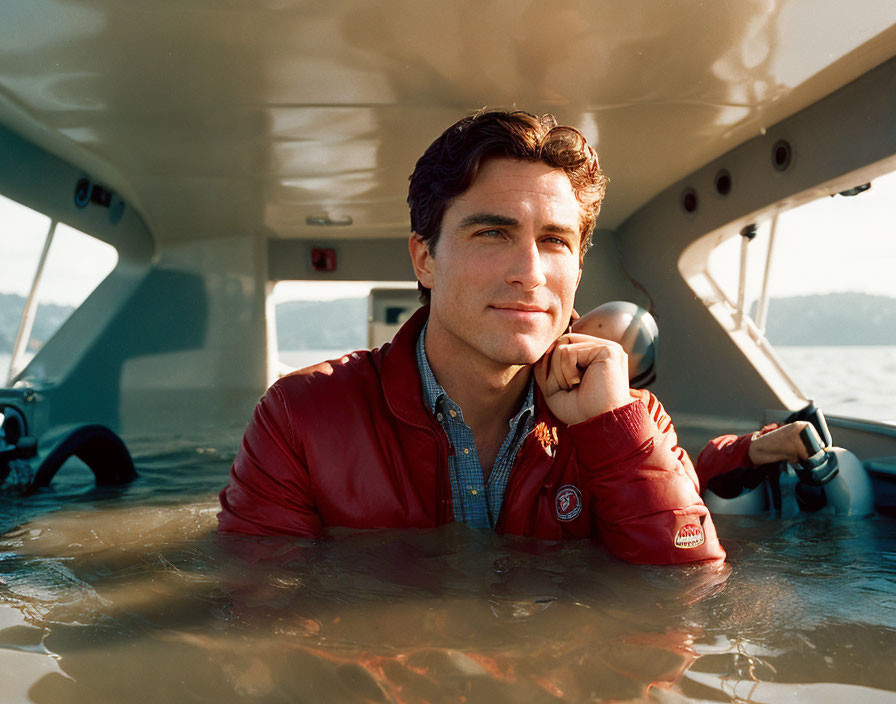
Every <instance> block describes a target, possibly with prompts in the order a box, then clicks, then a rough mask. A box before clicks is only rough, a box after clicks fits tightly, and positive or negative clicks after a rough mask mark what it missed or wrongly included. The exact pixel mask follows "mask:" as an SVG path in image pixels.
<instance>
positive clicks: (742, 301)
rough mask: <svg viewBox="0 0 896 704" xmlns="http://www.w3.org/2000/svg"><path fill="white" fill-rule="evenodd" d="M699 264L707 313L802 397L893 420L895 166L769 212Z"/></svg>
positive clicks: (831, 408)
mask: <svg viewBox="0 0 896 704" xmlns="http://www.w3.org/2000/svg"><path fill="white" fill-rule="evenodd" d="M706 261H707V266H706V275H707V276H706V279H707V281H706V282H704V284H705V283H708V284H709V288H712V287H715V288H716V289H717V290H716V291H715V292H714V294H710V295H709V296H708V297H707V296H704V300H706V301H707V302H711V303H712V304H713V305H714V306H715V307H716V308H717V309H718V307H719V306H720V305H721V306H722V307H724V308H726V309H727V314H726V315H723V316H721V317H720V316H719V314H718V311H717V315H716V317H717V318H720V321H723V324H726V325H727V326H728V327H729V328H730V330H731V331H732V332H734V331H739V332H740V333H741V334H743V335H745V336H746V337H749V338H751V339H752V341H753V342H754V343H755V344H756V345H758V346H759V347H760V348H762V349H764V350H765V351H766V352H767V353H768V355H769V356H771V357H772V358H773V359H774V361H775V362H776V363H778V364H780V366H781V367H782V371H783V373H784V375H785V376H786V377H787V378H788V379H789V380H790V381H791V382H792V385H793V387H794V388H795V389H798V390H799V392H801V395H802V396H803V397H804V398H810V399H813V400H815V402H816V403H817V404H818V405H819V406H821V407H822V408H824V410H825V411H826V412H828V413H831V414H838V415H844V416H852V417H859V418H865V419H870V420H877V421H882V422H889V423H894V424H896V408H894V406H893V402H892V399H893V398H894V397H896V362H894V360H896V172H894V173H890V174H887V175H885V176H881V177H879V178H877V179H875V180H873V181H871V182H870V186H869V185H867V184H858V185H857V187H856V188H852V189H850V190H849V191H845V192H844V193H842V194H839V193H838V194H835V195H834V196H824V197H822V198H819V199H817V200H813V201H811V202H809V203H806V204H804V205H801V206H799V207H796V208H793V209H789V210H786V211H781V212H778V213H773V214H772V215H771V217H768V218H766V219H765V220H764V221H759V222H757V223H756V228H755V231H752V230H748V231H746V232H741V233H734V234H733V236H729V237H727V238H726V239H725V240H724V241H722V242H721V243H720V244H719V245H718V246H716V247H715V248H714V249H713V251H712V252H711V253H710V255H709V257H708V259H707V260H706ZM692 285H693V282H692ZM704 293H705V292H704Z"/></svg>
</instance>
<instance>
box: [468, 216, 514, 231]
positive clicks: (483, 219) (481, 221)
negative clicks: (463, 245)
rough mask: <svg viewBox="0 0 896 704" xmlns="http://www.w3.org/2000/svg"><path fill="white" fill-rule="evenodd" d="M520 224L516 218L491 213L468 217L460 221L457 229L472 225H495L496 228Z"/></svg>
mask: <svg viewBox="0 0 896 704" xmlns="http://www.w3.org/2000/svg"><path fill="white" fill-rule="evenodd" d="M519 224H520V222H519V220H517V219H516V218H509V217H507V216H506V215H495V214H493V213H474V214H473V215H468V216H467V217H465V218H464V219H463V220H461V221H460V224H459V225H458V229H460V230H463V229H464V228H466V227H470V226H472V225H495V226H497V227H517V226H518V225H519Z"/></svg>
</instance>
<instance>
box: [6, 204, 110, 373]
mask: <svg viewBox="0 0 896 704" xmlns="http://www.w3.org/2000/svg"><path fill="white" fill-rule="evenodd" d="M0 252H2V253H3V256H2V257H0V386H2V385H8V384H11V383H12V381H13V380H14V378H15V377H16V376H17V375H18V374H19V372H21V371H22V370H23V369H24V368H25V367H26V366H27V365H28V363H29V362H30V361H31V360H32V359H33V358H34V356H35V354H37V352H38V351H39V350H40V349H41V348H42V347H43V346H44V344H45V343H46V342H47V341H48V340H49V339H50V338H51V337H52V336H53V335H55V334H56V331H57V330H59V328H61V327H62V324H63V323H65V321H66V320H68V318H69V316H70V315H71V314H72V313H73V312H74V311H75V309H76V308H78V306H80V305H81V303H83V302H84V301H85V300H86V298H87V297H88V296H89V295H90V294H91V293H92V292H93V290H94V289H95V288H96V287H97V286H98V285H99V284H100V282H101V281H102V280H103V279H105V278H106V276H107V275H108V274H109V272H111V271H112V269H114V268H115V265H116V264H117V263H118V253H117V252H116V250H115V248H114V247H113V246H111V245H109V244H106V243H105V242H101V241H100V240H98V239H96V238H95V237H91V236H90V235H88V234H86V233H84V232H81V231H80V230H76V229H75V228H73V227H70V226H69V225H66V224H65V223H62V222H57V221H55V220H52V219H51V218H49V217H47V216H46V215H44V214H43V213H39V212H37V211H36V210H32V209H31V208H28V207H26V206H24V205H22V204H21V203H17V202H16V201H14V200H11V199H9V198H6V197H4V196H2V195H0Z"/></svg>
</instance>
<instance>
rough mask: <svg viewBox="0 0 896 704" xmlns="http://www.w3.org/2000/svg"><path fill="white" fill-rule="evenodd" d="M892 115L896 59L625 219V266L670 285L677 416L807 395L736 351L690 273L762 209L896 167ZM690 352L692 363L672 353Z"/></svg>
mask: <svg viewBox="0 0 896 704" xmlns="http://www.w3.org/2000/svg"><path fill="white" fill-rule="evenodd" d="M893 115H896V59H891V60H890V61H888V62H886V63H884V64H882V65H881V66H879V67H877V68H876V69H874V70H872V71H870V72H869V73H867V74H865V75H864V76H862V77H861V78H859V79H857V80H856V81H854V82H853V83H851V84H849V85H847V86H845V87H843V88H841V89H840V90H838V91H837V92H835V93H833V94H832V95H830V96H828V97H827V98H825V99H823V100H821V101H819V102H817V103H815V104H813V105H812V106H811V107H808V108H806V109H805V110H803V111H801V112H799V113H798V114H796V115H794V116H792V117H790V118H788V119H787V120H785V121H783V122H781V123H779V124H777V125H775V126H773V127H770V128H769V129H768V130H767V131H766V133H765V134H763V135H760V136H757V137H755V138H754V139H751V140H749V141H748V142H746V143H744V144H742V145H741V146H739V147H737V148H736V149H734V150H732V151H731V152H729V153H727V154H725V155H724V156H722V157H720V158H718V159H715V160H713V161H712V162H710V163H708V164H707V165H706V166H704V167H703V168H701V169H699V170H698V171H695V172H694V173H692V174H691V175H689V176H688V177H687V178H686V179H682V180H680V181H678V182H676V183H675V184H673V185H672V186H670V187H669V188H667V189H665V190H664V191H663V192H662V193H661V194H660V195H658V196H657V197H655V198H653V199H652V200H651V201H650V202H649V203H648V204H647V205H645V206H644V207H642V208H640V209H639V210H638V211H637V212H636V213H635V214H634V215H632V216H631V217H630V218H629V219H627V220H626V221H625V222H624V223H623V224H622V225H620V227H619V228H618V233H617V235H618V241H619V245H620V249H621V252H622V256H623V261H624V262H625V266H626V268H627V270H628V271H629V272H631V274H632V276H634V277H635V278H637V279H638V280H640V281H642V282H649V283H647V288H648V290H649V291H650V290H653V291H657V292H660V291H661V292H662V296H661V297H660V296H658V295H657V296H655V297H654V298H655V303H656V312H655V314H656V318H657V322H658V324H659V326H660V331H661V336H662V344H661V352H660V355H659V360H658V379H657V383H656V392H657V394H658V395H659V396H660V398H663V399H664V400H666V402H667V404H668V405H669V406H670V410H671V411H672V412H673V414H674V415H676V417H678V415H681V414H684V415H685V416H687V415H688V414H695V415H699V414H718V415H720V416H725V415H727V414H728V413H730V409H732V408H738V409H739V410H741V411H743V413H744V415H745V416H746V417H750V416H752V417H753V418H755V421H756V423H757V424H759V423H761V422H762V421H763V419H764V414H765V409H769V408H780V407H782V406H783V407H785V408H791V409H793V408H796V407H797V406H798V405H801V404H802V403H805V401H804V400H802V399H800V398H799V397H797V396H796V395H795V394H793V393H790V389H789V388H788V387H786V385H782V384H780V383H775V382H776V379H775V378H774V376H773V375H770V374H769V373H767V372H768V369H763V368H762V367H761V365H760V366H757V364H755V363H751V362H750V360H749V358H748V357H747V356H745V355H744V354H743V353H742V352H741V351H738V350H737V349H736V342H735V340H734V339H733V338H732V336H731V335H729V333H728V332H727V331H726V330H724V329H723V328H722V327H721V325H720V324H719V323H718V322H717V321H716V319H715V318H714V317H713V316H712V315H711V314H710V313H709V311H708V310H707V308H706V305H705V304H704V302H703V301H702V300H700V299H699V298H698V297H697V296H696V295H695V293H694V291H693V290H692V289H691V288H690V287H689V286H688V283H687V279H688V278H689V277H691V276H693V275H695V274H697V273H699V272H700V271H702V270H704V269H705V268H706V258H707V256H708V254H709V251H710V250H711V248H712V246H713V245H714V244H717V243H718V242H719V241H721V238H726V237H733V236H737V234H738V232H739V231H740V229H741V228H742V227H744V226H745V225H747V224H749V223H751V222H754V221H755V220H756V219H757V218H759V217H762V216H763V215H764V216H766V217H768V216H770V214H771V213H772V212H773V211H774V210H775V209H776V208H786V207H792V206H793V205H795V204H797V203H799V202H802V201H804V200H807V199H811V198H816V197H819V196H820V195H822V194H827V195H829V194H831V193H835V192H837V191H840V190H843V189H844V188H848V187H851V186H855V185H856V184H857V183H862V182H864V181H867V180H868V178H869V177H870V176H874V175H877V174H878V173H880V172H882V171H883V170H885V169H892V168H893V167H894V166H896V163H894V155H896V130H894V128H893V124H894V123H893ZM782 139H786V140H787V141H788V142H789V143H790V144H791V146H792V160H791V162H790V165H789V168H787V169H785V170H778V169H776V168H775V167H774V165H773V159H772V156H773V147H774V146H775V144H776V143H777V142H778V141H779V140H782ZM721 169H725V170H727V171H728V172H729V173H730V175H731V183H732V188H731V190H730V192H729V193H728V194H727V195H721V194H719V193H718V192H717V191H716V189H715V186H714V183H715V177H716V175H717V174H718V173H719V171H720V170H721ZM856 179H858V180H856ZM688 189H693V192H694V193H696V196H697V201H696V203H697V208H696V210H695V211H694V212H687V211H686V210H685V208H684V207H683V198H682V197H683V194H684V193H685V191H686V190H688ZM707 233H708V234H707ZM682 359H687V360H688V363H687V364H686V365H681V364H675V363H674V362H673V360H678V361H680V360H682ZM755 359H756V356H754V361H755ZM719 360H724V364H721V363H719ZM894 450H896V447H894V446H893V445H892V444H890V452H891V453H892V452H893V451H894Z"/></svg>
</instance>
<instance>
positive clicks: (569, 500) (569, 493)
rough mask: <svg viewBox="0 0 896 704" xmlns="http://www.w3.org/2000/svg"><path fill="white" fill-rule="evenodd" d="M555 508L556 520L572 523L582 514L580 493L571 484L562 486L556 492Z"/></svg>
mask: <svg viewBox="0 0 896 704" xmlns="http://www.w3.org/2000/svg"><path fill="white" fill-rule="evenodd" d="M555 508H556V509H557V519H558V520H561V521H574V520H575V519H576V518H578V516H579V514H580V513H581V512H582V492H581V491H579V489H578V487H575V486H573V485H572V484H564V485H563V486H561V487H560V488H559V489H558V490H557V498H556V500H555Z"/></svg>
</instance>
